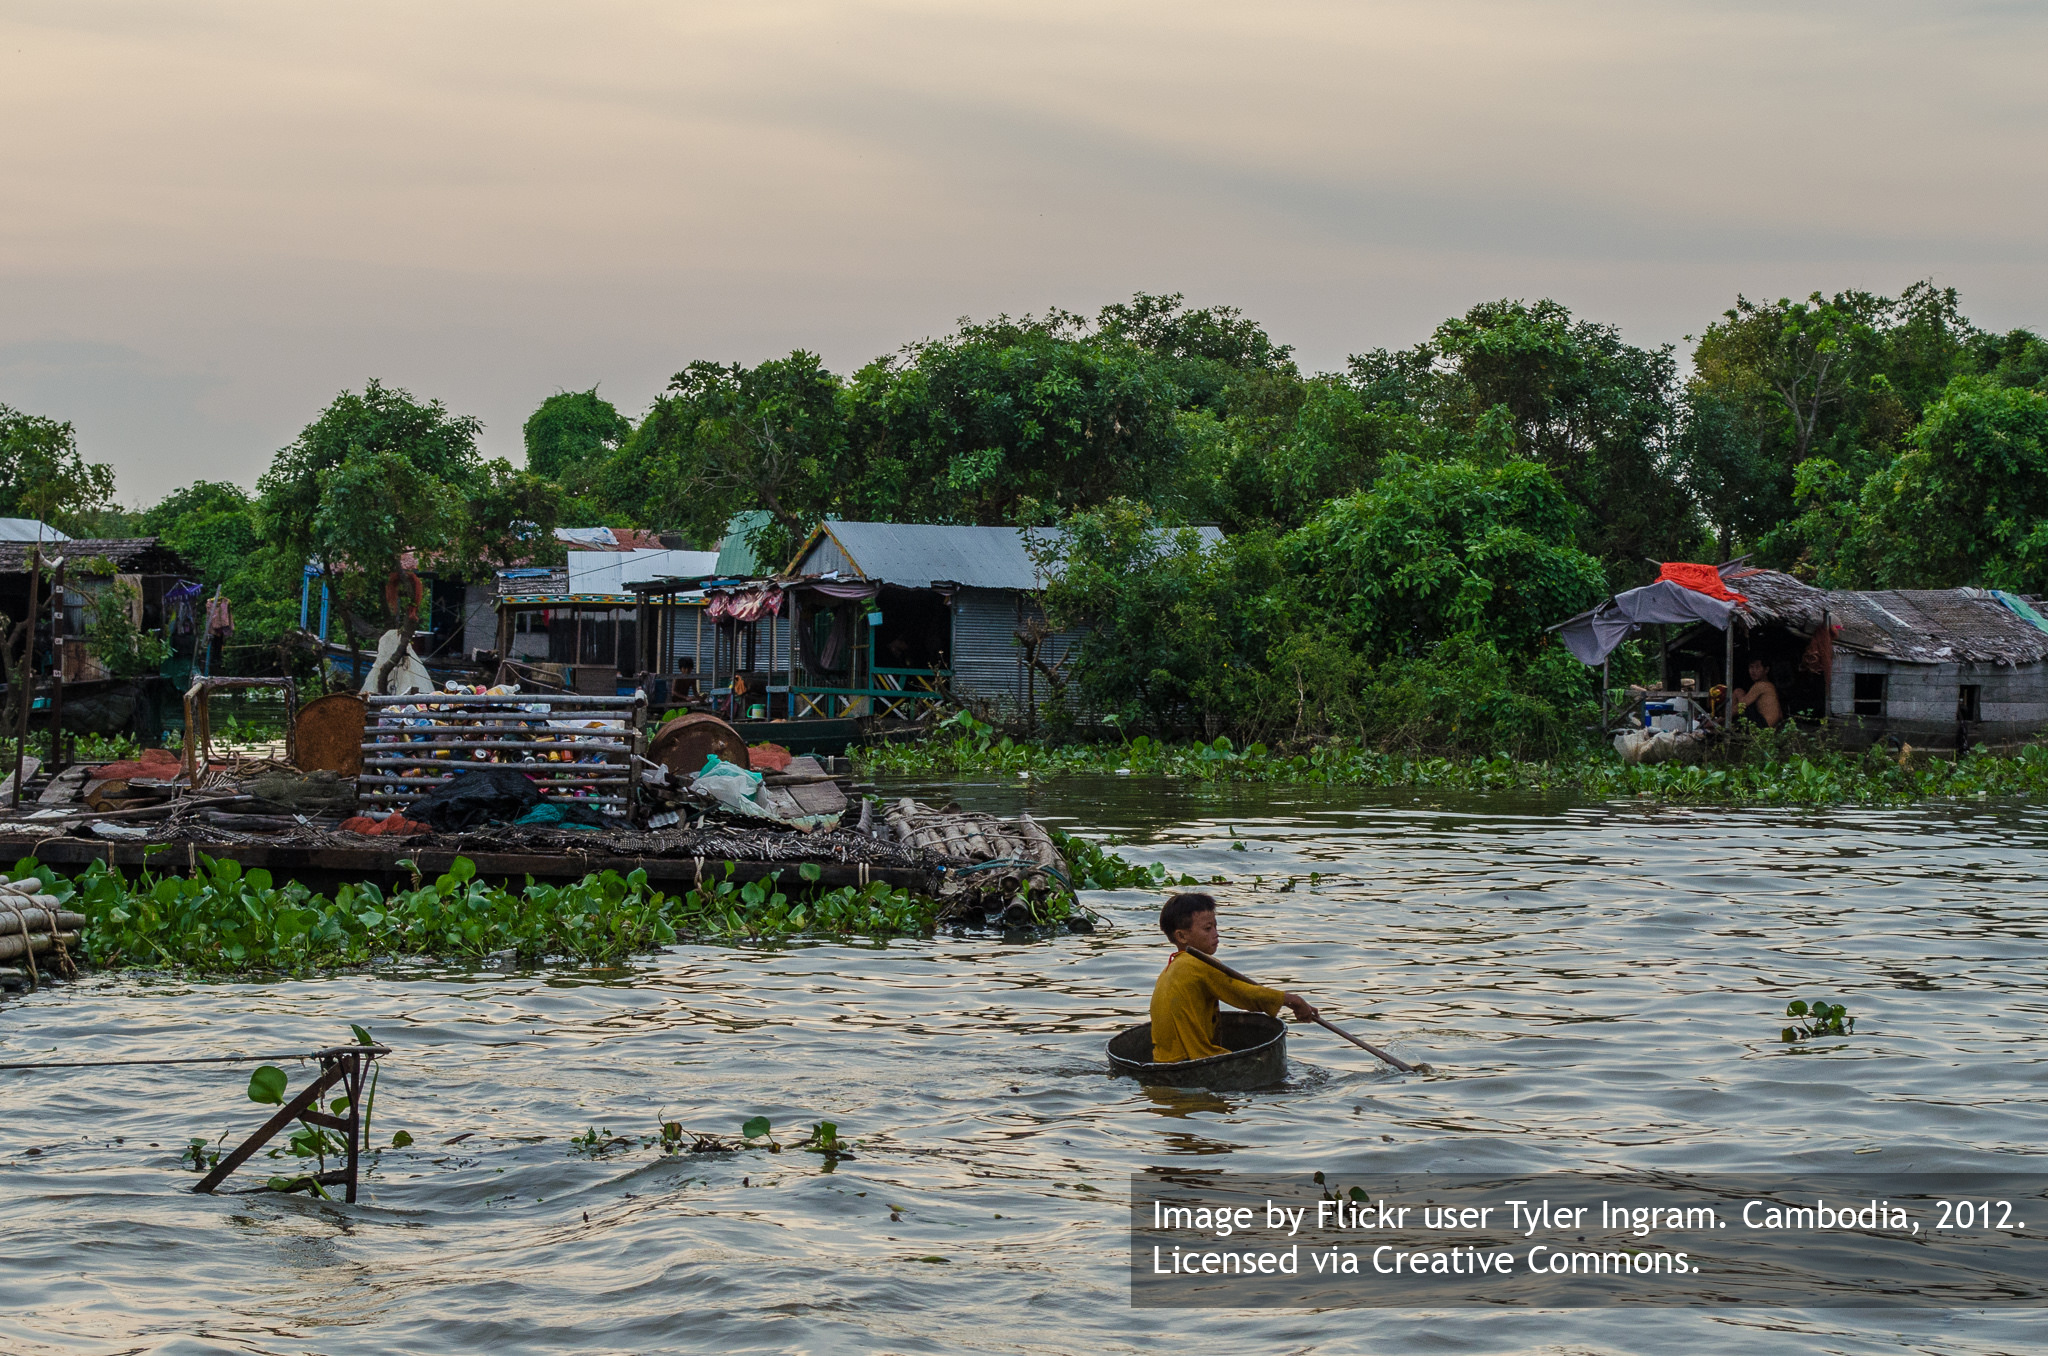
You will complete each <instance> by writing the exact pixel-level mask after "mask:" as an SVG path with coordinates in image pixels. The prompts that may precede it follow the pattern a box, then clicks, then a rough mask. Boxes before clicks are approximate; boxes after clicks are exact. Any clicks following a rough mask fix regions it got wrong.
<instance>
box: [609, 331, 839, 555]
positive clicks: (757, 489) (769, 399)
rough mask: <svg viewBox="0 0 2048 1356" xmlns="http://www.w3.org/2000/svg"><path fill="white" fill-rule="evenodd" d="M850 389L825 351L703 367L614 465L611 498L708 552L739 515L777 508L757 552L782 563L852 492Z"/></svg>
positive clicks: (685, 377)
mask: <svg viewBox="0 0 2048 1356" xmlns="http://www.w3.org/2000/svg"><path fill="white" fill-rule="evenodd" d="M840 392H841V383H840V380H839V378H838V377H836V376H835V375H833V374H832V373H831V372H829V371H827V370H825V367H824V365H823V364H822V363H821V362H820V361H819V359H818V356H817V355H816V354H814V353H805V352H802V351H798V352H795V353H792V354H790V355H789V357H787V358H778V359H773V360H771V361H768V362H764V363H762V364H760V365H759V366H757V367H745V366H742V365H741V364H738V363H731V364H723V365H722V364H719V363H710V362H695V363H691V364H690V365H689V366H688V367H687V368H685V369H683V370H682V371H681V372H678V373H676V375H675V377H674V379H673V380H672V381H670V382H669V385H668V389H667V390H666V391H664V392H663V393H662V394H661V396H660V397H658V398H657V399H656V400H655V402H654V407H653V408H652V409H651V410H649V411H648V413H647V416H646V418H644V419H643V420H641V422H640V425H639V427H638V428H636V429H634V430H633V433H632V436H631V437H629V438H628V439H627V440H626V442H625V444H624V446H622V447H621V448H620V449H619V451H618V452H617V453H616V454H615V455H614V456H613V457H611V458H610V460H609V461H608V462H607V464H606V470H605V474H604V477H603V480H602V490H601V493H602V495H603V498H604V500H605V502H607V503H608V504H613V505H619V506H622V507H623V506H626V505H637V506H638V512H637V514H635V515H634V516H635V517H637V518H640V519H641V520H643V521H644V520H645V518H646V517H647V516H649V515H652V516H654V517H656V518H658V519H659V520H660V521H661V522H663V523H665V524H675V525H679V526H681V528H682V529H683V531H684V532H685V533H686V534H687V535H688V536H690V537H691V538H692V539H693V540H695V541H698V542H700V543H706V544H708V543H711V542H715V541H717V540H718V538H719V535H720V533H722V532H723V531H724V529H725V525H726V523H728V522H730V521H731V520H732V518H733V516H734V515H735V514H738V513H742V512H745V511H747V510H749V509H765V510H767V511H768V513H769V514H770V515H771V517H770V520H769V521H768V522H767V523H766V524H764V526H763V528H762V529H761V531H760V532H759V533H757V534H756V535H757V537H758V538H759V540H757V541H756V542H755V548H756V551H757V554H758V555H759V557H760V558H761V559H763V560H775V561H778V562H780V561H781V560H783V559H786V558H787V556H788V554H789V552H790V551H791V550H792V549H794V547H795V545H796V543H797V542H798V541H800V540H801V539H802V537H803V536H804V534H806V533H808V532H809V531H810V529H811V527H812V526H813V525H814V524H815V523H816V522H817V520H818V519H819V518H820V517H822V516H823V515H824V513H825V512H826V511H827V510H828V509H829V508H830V507H831V505H832V503H833V500H834V496H835V493H836V492H837V490H838V488H839V486H840V484H841V479H842V477H841V475H840V459H841V456H842V454H843V449H844V446H845V419H844V416H843V414H842V411H841V409H840Z"/></svg>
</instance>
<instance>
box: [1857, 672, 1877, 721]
mask: <svg viewBox="0 0 2048 1356" xmlns="http://www.w3.org/2000/svg"><path fill="white" fill-rule="evenodd" d="M1855 678H1856V685H1855V690H1854V692H1853V693H1852V697H1853V701H1854V710H1855V712H1856V714H1857V715H1859V716H1881V715H1883V714H1884V685H1885V675H1884V674H1882V673H1859V674H1857V675H1855Z"/></svg>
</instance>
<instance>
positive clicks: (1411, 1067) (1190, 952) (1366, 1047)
mask: <svg viewBox="0 0 2048 1356" xmlns="http://www.w3.org/2000/svg"><path fill="white" fill-rule="evenodd" d="M1181 954H1183V955H1187V956H1194V957H1196V958H1197V959H1200V960H1203V961H1206V962H1207V963H1209V964H1210V965H1213V966H1215V967H1216V968H1217V969H1218V970H1221V971H1222V972H1223V973H1224V974H1226V975H1229V976H1230V977H1231V978H1232V979H1234V980H1236V981H1237V982H1238V983H1240V984H1251V985H1256V986H1257V987H1259V988H1265V987H1266V986H1265V985H1263V984H1260V983H1259V982H1258V981H1257V980H1256V979H1253V978H1251V977H1250V976H1248V975H1241V974H1239V973H1238V972H1237V971H1235V970H1233V969H1231V968H1230V967H1229V966H1227V965H1225V964H1224V963H1223V962H1222V961H1220V960H1217V959H1216V958H1215V957H1214V956H1210V955H1205V954H1204V953H1202V952H1200V951H1197V950H1195V949H1194V948H1193V947H1189V946H1184V947H1182V948H1181ZM1315 1021H1316V1025H1317V1026H1319V1027H1322V1028H1323V1029H1324V1030H1326V1031H1332V1032H1335V1033H1336V1034H1337V1035H1339V1036H1342V1037H1343V1038H1344V1039H1345V1040H1347V1041H1350V1042H1351V1043H1352V1044H1353V1045H1355V1046H1357V1047H1358V1048H1359V1049H1361V1050H1363V1051H1365V1052H1366V1053H1367V1054H1369V1055H1372V1056H1373V1057H1374V1058H1376V1059H1383V1060H1385V1061H1386V1062H1387V1063H1389V1064H1391V1065H1393V1066H1394V1067H1395V1068H1397V1069H1399V1070H1400V1071H1401V1072H1402V1073H1422V1074H1426V1073H1435V1072H1436V1070H1434V1069H1432V1068H1430V1067H1429V1066H1428V1065H1427V1064H1410V1063H1408V1061H1406V1060H1404V1059H1401V1058H1400V1057H1398V1056H1395V1055H1390V1054H1388V1053H1387V1052H1386V1051H1384V1050H1382V1049H1380V1048H1379V1047H1378V1046H1377V1045H1374V1044H1373V1043H1372V1042H1371V1041H1362V1040H1360V1039H1358V1037H1356V1036H1354V1035H1352V1034H1351V1033H1350V1032H1349V1031H1346V1030H1345V1029H1344V1028H1343V1027H1341V1026H1338V1025H1336V1024H1335V1023H1332V1022H1329V1021H1327V1020H1325V1019H1324V1018H1323V1016H1322V1014H1320V1013H1318V1014H1317V1015H1316V1019H1315Z"/></svg>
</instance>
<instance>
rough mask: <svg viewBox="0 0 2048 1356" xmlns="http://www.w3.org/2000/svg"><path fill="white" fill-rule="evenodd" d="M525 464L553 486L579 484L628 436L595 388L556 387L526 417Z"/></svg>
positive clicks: (629, 430)
mask: <svg viewBox="0 0 2048 1356" xmlns="http://www.w3.org/2000/svg"><path fill="white" fill-rule="evenodd" d="M523 431H524V434H525V439H526V469H527V470H528V471H530V472H532V473H533V474H534V475H536V476H539V477H540V478H541V479H543V480H552V481H554V482H555V483H556V484H558V485H580V484H581V483H582V482H583V480H584V479H585V478H586V477H587V476H589V475H590V474H592V473H593V472H595V471H596V470H597V469H598V467H599V466H600V465H601V464H602V463H603V462H604V460H605V459H606V458H607V457H609V456H611V455H612V454H613V453H614V452H616V451H618V449H619V446H620V445H621V444H622V443H624V442H625V441H626V439H627V438H628V437H630V436H631V435H632V432H633V426H632V425H631V424H630V423H628V422H627V421H626V419H625V417H624V416H623V415H621V414H620V413H619V412H618V410H617V408H615V407H614V406H613V405H612V403H611V402H610V401H609V400H606V399H604V398H603V397H602V396H600V395H598V393H597V388H596V387H595V386H593V387H591V388H590V389H589V390H587V391H557V392H556V393H555V394H553V395H551V396H549V397H548V398H547V399H546V400H543V401H542V402H541V403H540V408H539V409H537V410H535V411H534V412H533V413H532V415H530V416H529V417H528V418H527V420H526V426H525V429H524V430H523Z"/></svg>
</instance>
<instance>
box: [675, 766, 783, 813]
mask: <svg viewBox="0 0 2048 1356" xmlns="http://www.w3.org/2000/svg"><path fill="white" fill-rule="evenodd" d="M690 789H691V790H692V791H695V792H697V793H699V794H700V795H706V796H709V797H711V799H713V800H715V801H717V802H718V803H719V804H720V805H723V806H725V807H726V808H727V809H729V810H736V811H738V812H739V813H740V814H743V815H755V816H758V817H761V818H764V819H774V818H776V817H777V816H776V815H775V812H774V811H772V810H770V809H769V808H768V807H767V806H765V805H763V804H762V803H761V802H760V799H759V793H760V790H761V774H760V773H758V772H749V771H747V769H745V768H743V767H741V766H739V765H738V764H736V763H728V762H726V761H725V760H724V759H723V758H720V757H719V756H718V755H717V754H715V753H714V754H712V755H711V756H710V757H708V758H706V759H705V760H704V770H703V771H702V772H699V773H698V774H697V775H696V776H695V777H692V778H691V779H690Z"/></svg>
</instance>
